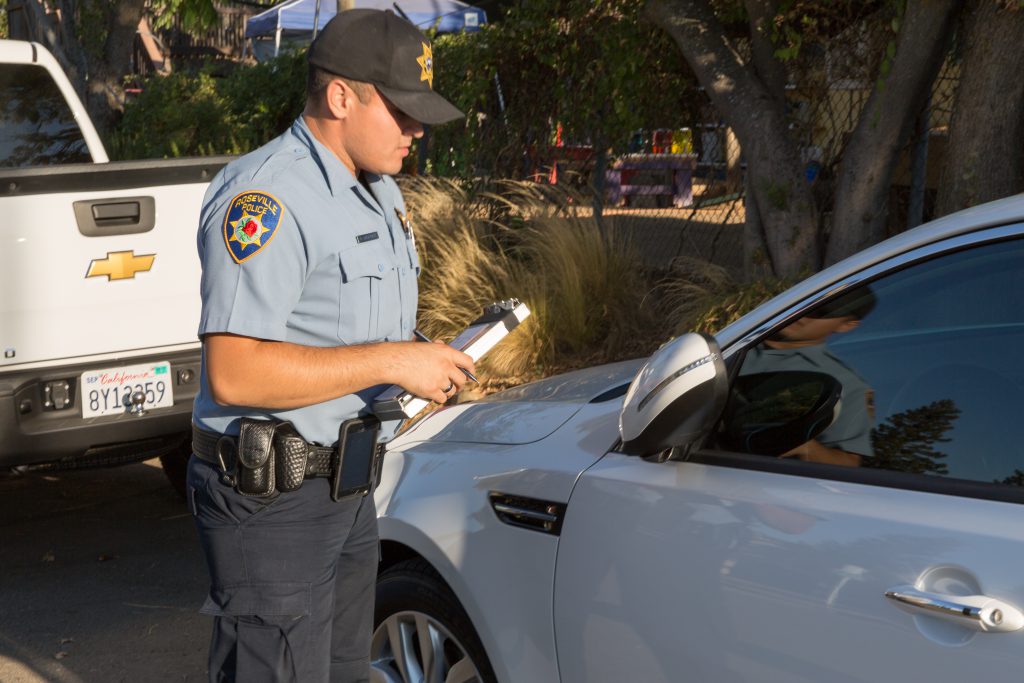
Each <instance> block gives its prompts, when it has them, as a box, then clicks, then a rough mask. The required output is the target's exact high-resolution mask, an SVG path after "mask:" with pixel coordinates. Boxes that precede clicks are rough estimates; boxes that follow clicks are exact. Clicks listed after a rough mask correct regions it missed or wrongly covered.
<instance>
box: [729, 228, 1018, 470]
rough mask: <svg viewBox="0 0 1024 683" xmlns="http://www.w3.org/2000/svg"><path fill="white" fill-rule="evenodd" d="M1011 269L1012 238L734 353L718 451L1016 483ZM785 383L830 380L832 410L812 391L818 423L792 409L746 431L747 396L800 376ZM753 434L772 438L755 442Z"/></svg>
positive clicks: (822, 309)
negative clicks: (737, 359) (739, 422)
mask: <svg viewBox="0 0 1024 683" xmlns="http://www.w3.org/2000/svg"><path fill="white" fill-rule="evenodd" d="M1022 263H1024V242H1022V241H1021V240H1016V241H1011V242H999V243H993V244H987V245H984V246H978V247H973V248H970V249H967V250H963V251H958V252H955V253H949V254H946V255H943V256H940V257H937V258H934V259H932V260H929V261H926V262H923V263H918V264H916V265H913V266H911V267H909V268H906V269H904V270H901V271H898V272H894V273H891V274H889V275H886V276H883V277H882V278H879V279H876V280H874V281H873V282H871V283H870V284H868V285H863V286H859V287H856V288H853V289H850V290H847V291H844V292H842V293H841V294H839V295H838V296H835V297H833V298H831V299H829V300H827V301H825V302H823V303H822V304H821V305H819V306H817V307H815V308H814V309H811V310H808V311H807V312H806V314H805V315H803V316H802V317H800V318H798V319H796V320H792V321H791V322H790V323H789V324H787V325H786V326H785V327H783V328H781V329H779V330H777V331H776V332H775V333H774V334H773V335H771V336H770V337H769V338H767V339H765V340H763V341H762V342H761V343H759V344H757V345H755V346H754V347H752V348H750V349H747V351H746V353H745V355H744V357H743V361H742V364H741V366H740V368H739V371H738V374H737V379H736V380H735V381H734V385H733V388H732V391H731V395H730V400H729V406H728V407H727V409H726V419H725V420H723V425H721V426H720V428H719V434H720V438H719V440H718V441H719V446H720V447H722V448H728V449H729V450H740V451H746V452H751V453H757V454H760V455H766V456H773V457H788V458H794V459H799V460H806V461H813V462H821V463H827V464H832V465H842V466H848V467H849V466H855V467H863V468H877V469H885V470H895V471H900V472H910V473H916V474H921V475H932V476H943V477H953V478H957V479H968V480H974V481H981V482H991V483H1001V484H1011V485H1016V486H1020V485H1022V484H1024V446H1021V439H1020V438H1019V435H1018V434H1017V433H1016V429H1015V426H1016V425H1017V424H1018V423H1019V421H1020V417H1019V416H1020V415H1022V414H1024V410H1022V409H1024V295H1022V292H1024V267H1022V266H1021V264H1022ZM792 373H819V374H824V375H828V376H831V377H833V378H835V379H836V380H837V381H838V383H839V385H840V387H841V389H840V390H839V392H838V398H836V397H832V398H831V399H830V400H829V401H827V402H826V401H825V399H826V398H828V397H827V395H826V394H825V393H821V396H822V397H825V398H823V399H821V400H819V401H818V403H817V404H815V409H816V410H818V411H819V415H820V411H821V410H822V409H823V406H824V409H825V410H826V411H827V413H828V415H829V417H828V419H825V420H821V419H816V420H815V419H810V420H809V419H807V415H794V410H793V408H792V406H790V407H789V408H788V409H787V410H788V412H787V411H784V410H782V409H781V408H780V409H779V410H777V411H775V412H776V413H777V414H766V413H765V411H764V409H763V408H761V409H760V412H759V413H757V415H756V417H757V420H758V422H757V423H756V424H755V425H754V426H753V427H752V426H751V420H750V418H749V416H750V415H751V414H752V413H751V410H750V409H749V408H748V406H749V404H750V399H749V395H750V393H751V386H764V381H763V380H764V379H765V378H772V377H773V376H776V378H775V379H776V384H778V383H779V381H778V378H779V377H781V376H783V375H785V376H786V377H794V376H795V377H799V376H800V375H799V374H792ZM805 393H806V392H805ZM776 403H777V404H779V405H781V404H782V403H783V402H779V401H777V402H776ZM806 403H807V405H808V406H809V405H811V403H810V402H806ZM806 410H807V411H809V410H810V408H807V409H806ZM797 412H799V411H797ZM736 415H746V416H747V417H746V418H745V419H746V422H745V423H744V424H743V429H742V430H741V431H742V436H743V438H740V439H737V438H735V434H732V437H733V438H731V439H730V438H725V437H726V436H728V435H729V434H730V428H729V425H728V424H727V423H728V422H729V420H730V419H731V418H732V417H734V416H736ZM762 430H763V431H764V432H765V433H766V434H768V435H769V436H770V437H771V438H760V435H759V434H758V432H759V431H762ZM735 431H736V430H735V429H733V430H732V432H735ZM786 432H788V433H786ZM780 434H783V435H784V436H785V437H786V438H780Z"/></svg>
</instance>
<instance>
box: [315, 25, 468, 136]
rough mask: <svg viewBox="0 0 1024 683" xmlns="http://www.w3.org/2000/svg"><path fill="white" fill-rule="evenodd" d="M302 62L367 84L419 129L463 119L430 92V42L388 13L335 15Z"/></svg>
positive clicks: (458, 113)
mask: <svg viewBox="0 0 1024 683" xmlns="http://www.w3.org/2000/svg"><path fill="white" fill-rule="evenodd" d="M306 58H307V60H308V61H309V63H310V64H312V65H313V66H315V67H319V68H321V69H323V70H324V71H329V72H331V73H332V74H337V75H338V76H343V77H345V78H351V79H352V80H354V81H363V82H365V83H372V84H373V85H375V86H376V87H377V90H379V91H380V93H381V94H382V95H383V96H384V97H386V98H388V100H389V101H390V102H391V103H392V104H393V105H395V106H396V107H398V108H399V109H401V110H402V111H403V112H405V113H406V114H408V115H409V116H411V117H412V118H414V119H416V120H417V121H419V122H420V123H426V124H431V125H433V124H438V123H445V122H447V121H454V120H455V119H458V118H461V117H462V116H463V114H462V112H461V111H459V110H458V109H456V108H455V106H454V105H452V103H451V102H449V101H448V100H446V99H445V98H443V97H441V96H440V95H438V94H437V93H436V92H434V56H433V51H432V49H431V47H430V41H429V40H427V38H426V36H424V35H423V34H422V33H421V32H420V30H419V29H418V28H416V27H415V26H413V25H412V24H411V23H410V22H409V21H406V20H405V19H403V18H401V17H399V16H397V15H396V14H395V13H394V12H392V11H391V10H384V11H381V10H376V9H362V8H361V9H350V10H346V11H344V12H340V13H338V14H337V15H335V17H334V18H333V19H331V20H330V21H329V22H327V25H326V26H324V29H323V31H321V32H320V34H319V35H318V36H317V37H316V40H314V41H313V44H312V45H310V47H309V54H308V55H307V57H306Z"/></svg>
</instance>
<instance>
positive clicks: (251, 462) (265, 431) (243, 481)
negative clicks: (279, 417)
mask: <svg viewBox="0 0 1024 683" xmlns="http://www.w3.org/2000/svg"><path fill="white" fill-rule="evenodd" d="M279 424H280V423H278V422H272V421H270V420H255V419H253V418H249V417H243V418H242V422H241V427H240V429H239V432H238V459H237V461H236V464H235V470H236V472H235V479H236V482H237V483H236V484H235V488H236V489H237V490H238V492H239V493H241V494H242V495H243V496H252V497H254V498H269V497H271V496H275V495H277V486H276V484H277V476H276V474H277V473H276V471H275V466H274V460H275V458H274V431H275V430H276V429H277V427H278V425H279Z"/></svg>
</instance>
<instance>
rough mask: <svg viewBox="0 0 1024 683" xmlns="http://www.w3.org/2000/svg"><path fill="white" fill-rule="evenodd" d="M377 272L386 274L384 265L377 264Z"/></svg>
mask: <svg viewBox="0 0 1024 683" xmlns="http://www.w3.org/2000/svg"><path fill="white" fill-rule="evenodd" d="M377 270H379V271H380V272H382V273H383V272H384V264H383V263H378V264H377Z"/></svg>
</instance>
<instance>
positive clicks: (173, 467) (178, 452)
mask: <svg viewBox="0 0 1024 683" xmlns="http://www.w3.org/2000/svg"><path fill="white" fill-rule="evenodd" d="M191 457H192V441H191V440H190V439H187V438H183V439H182V440H181V443H180V444H178V445H177V446H175V447H174V448H172V449H170V450H169V451H167V452H165V453H161V454H160V465H161V466H162V467H163V470H164V474H165V475H166V476H167V481H169V482H170V483H171V487H172V488H173V489H174V490H175V492H177V494H178V496H179V497H180V498H181V499H182V500H185V497H186V491H185V489H186V483H185V479H186V477H187V475H188V459H189V458H191Z"/></svg>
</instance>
